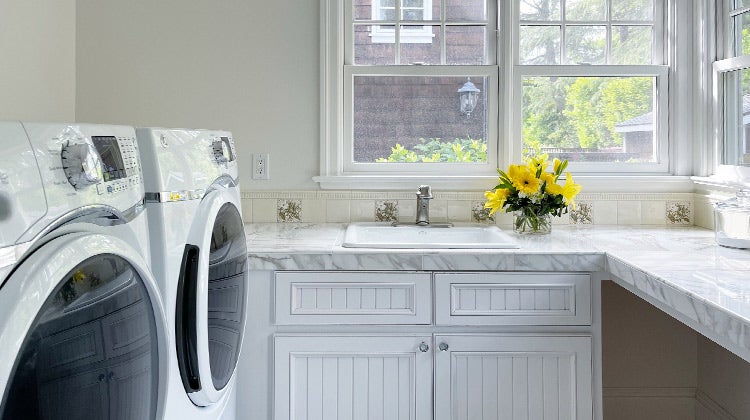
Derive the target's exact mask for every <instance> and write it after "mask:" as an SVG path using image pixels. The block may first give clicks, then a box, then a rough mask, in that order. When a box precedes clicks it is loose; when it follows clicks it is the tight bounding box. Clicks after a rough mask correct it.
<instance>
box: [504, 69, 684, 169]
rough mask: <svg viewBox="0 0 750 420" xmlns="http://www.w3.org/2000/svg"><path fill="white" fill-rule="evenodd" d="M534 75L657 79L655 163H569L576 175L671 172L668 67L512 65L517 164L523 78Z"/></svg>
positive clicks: (520, 142)
mask: <svg viewBox="0 0 750 420" xmlns="http://www.w3.org/2000/svg"><path fill="white" fill-rule="evenodd" d="M529 76H531V77H533V76H560V77H587V76H601V77H635V76H646V77H654V78H656V91H655V96H654V98H655V102H654V110H653V112H654V114H655V115H656V128H655V129H654V136H655V137H656V139H657V140H656V142H657V143H656V150H654V152H655V153H654V154H655V155H656V162H643V163H623V162H571V163H570V164H571V167H573V168H575V172H576V173H579V174H589V175H590V174H611V173H620V174H627V173H639V174H642V173H648V174H665V173H668V172H669V169H670V166H669V165H670V163H669V162H670V156H669V153H670V150H669V142H668V141H667V139H668V136H669V129H668V126H669V118H668V117H669V114H668V107H669V95H668V92H667V89H668V88H667V86H668V78H669V67H668V66H656V65H639V66H633V65H598V66H579V65H545V66H542V65H534V66H515V71H514V79H513V86H514V87H515V89H516V94H515V95H513V97H514V98H515V99H514V100H513V105H512V107H511V109H512V110H513V111H512V117H511V119H512V123H511V127H512V135H511V136H510V137H511V138H512V139H513V140H512V146H511V149H512V150H513V151H514V153H513V156H512V161H520V159H521V153H522V151H523V135H522V128H523V109H522V108H523V107H522V103H521V101H522V100H523V99H522V98H523V91H522V90H523V79H524V78H525V77H529Z"/></svg>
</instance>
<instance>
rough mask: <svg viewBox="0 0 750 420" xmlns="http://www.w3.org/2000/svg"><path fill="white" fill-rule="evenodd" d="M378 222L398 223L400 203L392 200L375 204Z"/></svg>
mask: <svg viewBox="0 0 750 420" xmlns="http://www.w3.org/2000/svg"><path fill="white" fill-rule="evenodd" d="M375 221H376V222H398V202H397V201H391V200H384V201H376V202H375Z"/></svg>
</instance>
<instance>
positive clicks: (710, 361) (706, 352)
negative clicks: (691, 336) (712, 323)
mask: <svg viewBox="0 0 750 420" xmlns="http://www.w3.org/2000/svg"><path fill="white" fill-rule="evenodd" d="M749 395H750V364H748V363H747V362H745V361H744V360H742V359H741V358H739V357H738V356H736V355H734V354H733V353H731V352H729V351H727V350H726V349H724V348H722V347H721V346H719V345H718V344H716V343H714V342H713V341H711V340H709V339H707V338H705V337H703V336H699V340H698V402H699V411H697V415H696V420H712V419H728V418H737V419H750V398H748V396H749Z"/></svg>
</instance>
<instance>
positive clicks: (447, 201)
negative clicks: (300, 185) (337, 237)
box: [242, 191, 713, 228]
mask: <svg viewBox="0 0 750 420" xmlns="http://www.w3.org/2000/svg"><path fill="white" fill-rule="evenodd" d="M712 200H713V198H709V197H707V196H704V195H700V194H692V193H674V194H670V193H665V194H658V193H644V194H639V193H586V194H580V195H579V196H578V200H577V203H578V204H579V206H578V210H577V211H575V212H574V213H573V214H571V212H572V210H571V212H569V213H568V214H564V215H563V216H562V217H553V218H552V223H553V224H554V225H566V224H594V225H614V224H619V225H640V224H649V225H664V226H667V225H675V224H678V225H697V226H702V227H708V228H711V227H712V226H713V209H712V206H711V202H712ZM483 203H484V200H483V194H482V193H480V192H437V193H435V198H434V199H433V200H431V201H430V221H431V222H434V223H445V222H455V223H467V222H477V221H479V222H480V223H490V224H497V225H499V226H502V227H503V228H510V227H511V226H512V223H513V215H512V214H509V213H504V212H497V213H495V214H494V215H493V218H492V220H487V219H484V218H481V217H479V218H476V217H475V216H476V215H478V211H480V210H481V208H482V207H483ZM386 204H387V205H386ZM290 205H291V207H293V209H292V210H294V211H291V210H289V209H288V207H289V206H290ZM416 205H417V202H416V199H415V198H414V194H412V193H411V192H408V193H407V192H403V191H394V192H388V191H380V192H377V191H375V192H369V191H368V192H359V191H262V192H247V191H246V192H243V193H242V207H243V218H244V220H245V221H246V222H248V223H250V222H252V223H273V222H285V221H286V222H300V221H301V222H310V223H318V222H329V223H349V222H374V221H376V220H377V214H378V212H377V209H378V208H380V210H381V211H380V215H381V216H384V215H385V213H383V212H384V211H385V210H388V211H390V212H391V213H392V216H393V217H395V218H396V219H397V220H398V221H399V222H402V223H410V222H413V221H414V219H415V215H416ZM281 207H283V209H282V208H281ZM685 209H687V211H685ZM280 210H283V212H282V213H284V214H285V217H284V218H281V217H280ZM292 213H294V214H292ZM386 213H387V212H386ZM679 214H687V215H688V216H687V217H688V219H687V220H685V219H683V218H679V220H677V219H675V216H676V215H679ZM297 216H298V217H297ZM571 216H573V217H571ZM282 219H288V220H282ZM673 219H674V220H677V221H676V222H673V221H672V220H673Z"/></svg>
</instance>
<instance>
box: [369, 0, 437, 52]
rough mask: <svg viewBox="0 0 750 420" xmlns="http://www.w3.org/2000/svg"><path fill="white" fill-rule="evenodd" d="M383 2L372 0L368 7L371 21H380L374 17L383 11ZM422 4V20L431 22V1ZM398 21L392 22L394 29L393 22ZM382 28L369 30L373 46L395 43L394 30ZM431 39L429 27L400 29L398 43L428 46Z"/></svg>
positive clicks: (373, 27)
mask: <svg viewBox="0 0 750 420" xmlns="http://www.w3.org/2000/svg"><path fill="white" fill-rule="evenodd" d="M383 1H384V0H372V4H371V5H370V7H371V9H372V16H373V20H380V19H375V18H374V17H375V16H380V14H379V13H380V10H382V9H384V6H383ZM422 2H423V3H422V9H423V11H424V15H423V20H432V0H422ZM394 13H395V7H394ZM400 20H401V19H396V20H395V21H394V28H395V25H396V24H397V23H395V22H397V21H400ZM383 26H384V25H372V28H371V29H370V39H371V40H372V42H373V43H374V44H393V43H395V42H396V30H395V29H387V28H384V27H383ZM433 38H434V35H433V33H432V28H430V27H429V26H422V27H421V28H420V29H402V30H401V33H400V41H401V43H405V44H429V43H430V42H432V39H433Z"/></svg>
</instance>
